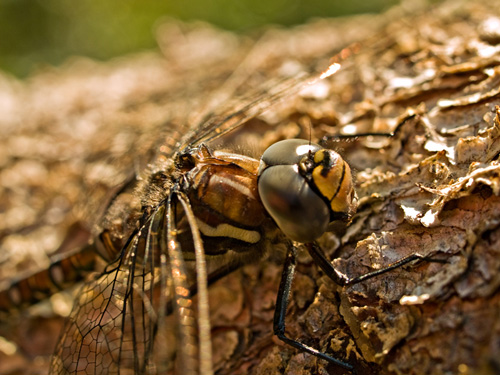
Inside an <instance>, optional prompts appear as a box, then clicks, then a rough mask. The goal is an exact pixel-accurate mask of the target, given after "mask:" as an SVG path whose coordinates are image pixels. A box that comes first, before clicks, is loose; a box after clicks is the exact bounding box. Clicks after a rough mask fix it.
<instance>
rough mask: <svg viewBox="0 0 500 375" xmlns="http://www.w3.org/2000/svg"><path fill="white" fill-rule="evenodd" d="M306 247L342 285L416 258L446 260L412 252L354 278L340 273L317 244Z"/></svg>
mask: <svg viewBox="0 0 500 375" xmlns="http://www.w3.org/2000/svg"><path fill="white" fill-rule="evenodd" d="M306 249H307V250H308V251H309V254H310V255H311V257H312V258H313V259H314V262H315V263H316V264H317V265H318V266H319V267H320V268H321V269H322V270H323V272H324V273H325V274H326V275H327V276H328V277H329V278H330V279H332V280H333V281H334V282H335V283H336V284H337V285H340V286H347V285H354V284H358V283H360V282H362V281H365V280H369V279H371V278H373V277H376V276H379V275H382V274H384V273H386V272H389V271H392V270H394V269H396V268H399V267H402V266H404V265H405V264H408V263H411V262H413V261H416V260H425V261H427V262H437V263H443V262H444V261H443V260H441V259H432V258H430V257H428V256H425V255H422V254H419V253H414V254H410V255H408V256H406V257H404V258H402V259H400V260H398V261H397V262H394V263H392V264H389V265H388V266H387V267H384V268H382V269H379V270H376V271H372V272H368V273H365V274H364V275H360V276H357V277H354V278H350V277H348V276H347V275H344V274H343V273H340V272H339V271H337V270H336V269H335V267H333V265H332V264H331V263H330V261H329V260H328V259H327V258H326V256H325V254H324V253H323V250H321V248H320V247H319V246H318V245H317V244H315V243H308V244H306Z"/></svg>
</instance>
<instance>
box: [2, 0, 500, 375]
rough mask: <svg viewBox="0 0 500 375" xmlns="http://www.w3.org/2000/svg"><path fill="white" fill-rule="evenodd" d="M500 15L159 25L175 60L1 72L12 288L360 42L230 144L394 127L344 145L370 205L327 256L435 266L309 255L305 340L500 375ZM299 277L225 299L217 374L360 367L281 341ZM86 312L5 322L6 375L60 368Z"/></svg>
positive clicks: (214, 301)
mask: <svg viewBox="0 0 500 375" xmlns="http://www.w3.org/2000/svg"><path fill="white" fill-rule="evenodd" d="M499 9H500V3H499V2H498V1H491V2H485V1H476V2H463V3H459V2H456V1H452V2H448V3H444V4H441V5H440V6H438V7H435V8H431V9H429V8H426V9H423V10H418V9H417V10H411V9H404V8H397V9H394V10H392V11H390V12H388V13H387V14H386V15H383V16H378V17H368V16H363V17H355V18H350V19H345V20H342V21H339V20H335V21H328V20H322V21H317V22H313V23H311V24H308V25H304V26H300V27H297V28H295V29H291V30H270V31H268V32H266V33H265V34H263V35H262V36H261V37H260V38H258V39H253V38H249V37H242V36H239V37H238V36H235V35H233V34H230V33H225V32H221V31H217V30H214V29H212V28H209V27H208V26H204V25H184V24H174V23H170V24H166V25H163V26H162V27H161V28H159V30H158V40H159V45H160V46H161V51H162V53H161V54H156V53H150V54H144V55H141V56H130V57H127V58H124V59H121V60H117V61H114V62H110V63H106V64H101V63H95V62H91V61H87V60H84V59H78V60H75V61H72V62H68V64H67V66H64V67H62V68H60V69H54V70H52V71H45V72H41V73H39V74H37V75H35V76H34V77H32V78H30V79H29V80H27V81H25V82H19V81H16V80H14V79H12V78H10V77H8V76H6V75H2V76H0V84H1V86H2V87H3V88H2V92H1V94H0V95H1V97H0V105H1V106H2V117H1V118H0V126H1V128H2V135H3V137H2V139H0V165H1V170H0V189H1V198H0V246H1V249H2V251H1V254H0V262H1V263H0V279H1V280H10V279H13V278H16V277H19V275H22V274H25V273H26V272H29V271H27V270H32V269H39V268H43V267H44V266H45V267H46V266H47V264H48V262H49V256H50V255H51V254H54V252H62V251H66V250H71V249H73V248H75V247H78V246H82V244H84V243H86V241H88V239H89V237H91V233H92V232H94V231H96V230H98V229H96V228H95V226H96V225H97V226H98V224H99V217H100V215H102V211H103V208H105V204H106V201H107V199H108V197H109V194H110V193H109V192H110V191H113V189H114V187H115V186H119V185H120V183H121V182H123V181H125V180H126V179H127V178H128V176H130V174H138V175H139V176H140V171H141V170H142V169H143V168H144V166H145V165H146V164H147V162H148V160H150V158H151V157H152V155H154V154H155V152H156V150H157V148H158V147H162V148H163V151H165V150H168V149H173V148H174V147H175V142H176V140H177V139H178V138H179V134H182V133H184V132H185V131H186V129H188V128H190V127H192V126H194V125H193V124H196V123H198V122H199V121H200V119H202V118H204V116H207V115H210V114H211V113H212V112H213V111H216V110H215V109H217V111H218V109H220V108H225V109H226V110H230V109H231V108H234V107H235V106H237V104H238V103H240V102H241V99H240V98H241V96H244V95H245V93H248V92H252V91H253V90H255V89H256V88H260V89H259V90H264V89H265V88H268V87H272V86H273V85H275V84H276V83H277V82H278V81H279V80H280V79H281V78H283V77H285V76H290V75H293V74H297V73H299V72H301V71H304V70H321V69H322V68H325V67H326V66H327V65H328V62H329V60H330V58H331V57H332V56H334V55H335V54H336V53H337V52H338V51H339V50H340V49H341V48H343V47H345V46H350V49H349V51H350V53H349V54H347V53H345V54H344V55H349V56H343V57H345V59H344V61H343V62H342V66H343V67H342V69H341V70H340V71H339V72H338V73H337V74H336V75H334V76H333V77H332V78H329V79H327V80H324V81H321V82H320V83H318V84H316V85H314V86H312V87H310V88H308V89H307V90H304V91H302V92H301V94H300V95H296V96H293V97H291V98H289V99H288V100H286V102H284V103H280V104H279V105H277V106H275V107H274V108H273V109H272V110H270V111H269V112H267V113H266V114H264V115H262V116H260V117H259V118H257V119H254V120H252V121H250V123H249V125H248V126H246V127H245V128H244V129H240V130H238V131H237V132H234V133H232V134H229V135H228V136H227V137H226V138H225V139H224V140H223V142H224V143H223V145H222V144H221V142H218V144H217V145H215V146H216V147H230V146H232V147H233V148H237V149H239V150H248V149H250V148H252V149H255V150H256V151H255V152H256V153H258V152H260V151H261V150H262V149H264V148H265V147H267V146H268V145H269V144H271V143H273V142H275V141H277V140H280V139H284V138H294V137H301V138H306V139H307V138H309V135H310V133H311V138H312V140H313V141H318V140H320V139H322V138H323V137H324V136H325V135H330V136H331V135H335V134H340V133H345V132H348V133H349V134H358V133H365V132H394V136H393V137H390V138H387V137H360V138H358V139H354V140H350V141H345V142H340V141H328V142H327V144H328V145H329V146H330V147H333V148H335V149H337V150H339V151H340V152H341V154H342V155H343V156H345V159H346V160H347V161H348V162H349V163H350V165H351V168H352V169H353V170H354V171H355V175H356V190H357V195H358V198H359V208H358V211H357V214H356V215H355V217H354V218H353V220H352V222H351V223H350V225H349V226H348V227H347V228H344V229H343V230H342V232H341V233H336V234H327V235H325V236H324V237H322V239H321V241H320V245H321V246H322V248H323V249H325V251H326V252H327V254H328V255H329V256H330V257H331V259H332V261H333V264H334V266H335V267H336V268H337V269H338V270H339V271H341V272H342V273H345V274H346V275H349V276H351V277H353V276H357V275H361V274H364V273H366V272H369V271H373V270H376V269H380V268H383V267H385V266H387V265H389V264H391V263H393V262H395V261H397V260H399V259H401V258H403V257H406V256H408V255H411V254H414V253H419V254H421V255H423V256H425V257H428V258H429V259H430V260H431V261H421V262H417V263H412V264H409V265H406V266H405V267H401V268H398V269H395V270H393V271H391V272H388V273H386V274H383V275H380V276H378V277H376V278H374V279H371V280H370V281H367V282H363V283H360V284H357V285H354V286H351V287H346V288H342V287H339V286H336V285H335V284H334V283H333V282H332V281H331V280H330V279H328V278H327V277H325V276H324V275H323V273H322V271H320V270H319V269H318V268H317V267H316V266H315V265H314V263H313V261H312V260H311V259H310V258H309V257H308V256H307V255H305V254H304V255H301V256H300V259H299V265H298V274H297V276H296V278H295V281H294V289H293V295H292V301H291V303H290V306H289V311H288V316H287V324H288V326H287V332H288V334H289V336H291V337H294V338H297V339H298V340H300V341H302V342H304V343H307V344H308V345H311V346H313V347H315V348H318V349H320V350H322V351H324V352H327V353H330V354H332V355H334V356H336V357H338V358H339V359H343V360H345V361H347V362H349V363H351V364H353V365H354V366H355V368H356V370H357V373H358V374H378V373H380V374H436V375H438V374H496V373H499V372H500V362H499V358H500V293H499V285H500V229H499V228H500V226H499V224H500V164H499V161H498V155H499V152H500V107H499V106H500V11H499ZM352 42H359V43H358V44H351V43H352ZM69 231H73V232H69ZM68 233H72V234H71V235H70V236H68ZM65 238H66V239H71V241H64V239H65ZM271 258H272V257H271ZM278 258H279V257H278ZM280 275H281V267H280V266H279V264H276V263H275V262H273V261H269V260H268V261H263V262H261V263H259V264H253V265H248V266H246V267H244V268H243V269H242V270H240V271H237V272H235V273H233V274H231V275H229V276H228V277H226V278H224V279H222V280H220V281H218V282H217V283H216V284H214V285H213V286H212V287H211V290H210V298H211V307H212V325H213V330H212V335H213V336H212V337H213V343H214V363H215V367H216V369H217V373H220V374H246V373H252V374H276V373H286V374H337V373H338V374H342V373H347V372H346V371H345V370H342V369H340V368H338V367H336V366H334V365H331V364H328V363H327V362H325V361H322V360H318V359H317V358H315V357H313V356H310V355H307V354H304V353H300V352H298V351H296V350H295V349H292V348H290V347H288V346H286V345H284V344H282V343H280V342H279V341H278V340H277V339H276V338H275V337H274V336H273V333H272V320H273V313H274V305H275V298H276V292H277V288H278V284H279V279H280ZM64 301H66V303H63V302H64ZM70 304H71V298H70V293H68V294H63V295H61V294H59V295H57V296H54V297H53V298H52V299H51V300H50V301H49V302H47V303H45V304H42V305H39V306H35V307H33V308H31V309H29V310H27V311H25V312H22V313H21V314H19V315H18V316H12V317H9V318H8V319H4V318H3V317H2V318H1V321H0V373H2V374H25V373H32V374H44V373H47V371H48V370H47V368H48V367H47V363H48V357H49V356H50V354H51V352H52V350H53V349H52V348H53V347H54V345H55V342H56V340H57V337H58V334H59V333H58V331H59V330H60V327H61V325H62V321H63V319H64V318H62V317H60V316H61V315H64V314H67V309H68V306H69V305H70ZM2 337H3V338H2Z"/></svg>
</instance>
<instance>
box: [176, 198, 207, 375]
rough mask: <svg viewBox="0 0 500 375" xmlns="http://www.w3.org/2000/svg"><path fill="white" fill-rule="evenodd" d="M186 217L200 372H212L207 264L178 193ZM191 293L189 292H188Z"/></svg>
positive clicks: (189, 210) (188, 209)
mask: <svg viewBox="0 0 500 375" xmlns="http://www.w3.org/2000/svg"><path fill="white" fill-rule="evenodd" d="M178 198H179V202H181V204H182V207H183V209H184V212H185V214H186V217H187V219H188V222H189V226H190V230H191V234H192V236H193V244H194V250H195V259H196V285H197V286H198V331H199V343H200V348H199V358H200V374H203V375H210V374H213V369H212V340H211V335H210V312H209V306H208V285H207V283H208V282H207V266H206V259H205V252H204V250H203V243H202V240H201V236H200V231H199V229H198V225H197V224H196V218H195V216H194V213H193V210H192V208H191V204H190V203H189V200H188V198H187V197H186V195H185V194H183V193H180V192H179V194H178ZM190 294H191V292H190Z"/></svg>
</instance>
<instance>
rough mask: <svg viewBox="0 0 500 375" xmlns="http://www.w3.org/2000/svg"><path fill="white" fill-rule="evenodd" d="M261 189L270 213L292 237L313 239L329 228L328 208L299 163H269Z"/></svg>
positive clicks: (300, 239) (260, 192)
mask: <svg viewBox="0 0 500 375" xmlns="http://www.w3.org/2000/svg"><path fill="white" fill-rule="evenodd" d="M307 144H308V143H307ZM258 188H259V195H260V198H261V200H262V203H263V204H264V207H265V208H266V210H267V212H269V214H270V215H271V217H272V218H273V219H274V220H275V221H276V223H277V224H278V227H279V228H280V229H281V230H282V231H283V233H285V235H287V236H288V237H289V238H291V239H292V240H294V241H298V242H311V241H314V240H315V239H317V238H318V237H320V236H321V235H322V234H323V233H325V232H326V230H327V229H328V224H329V222H330V211H329V208H328V206H327V205H326V204H325V202H324V201H323V200H322V199H321V198H320V197H319V196H318V194H316V192H314V191H313V190H312V189H311V187H310V186H309V184H308V183H307V181H306V180H305V179H304V177H303V176H301V175H300V174H299V172H298V167H297V165H273V166H268V167H267V168H265V169H264V170H263V171H261V174H260V177H259V185H258Z"/></svg>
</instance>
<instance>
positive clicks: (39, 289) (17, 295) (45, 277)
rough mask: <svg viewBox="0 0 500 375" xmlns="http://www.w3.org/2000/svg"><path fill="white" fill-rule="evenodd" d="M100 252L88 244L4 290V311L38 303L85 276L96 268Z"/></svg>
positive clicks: (1, 304)
mask: <svg viewBox="0 0 500 375" xmlns="http://www.w3.org/2000/svg"><path fill="white" fill-rule="evenodd" d="M96 259H97V253H96V251H95V247H94V246H93V245H88V246H86V247H85V248H83V249H79V250H78V252H75V253H73V254H70V255H68V254H63V256H60V257H58V258H57V259H54V260H52V262H51V265H50V266H49V267H48V268H47V269H44V270H42V271H39V272H37V273H35V274H33V275H30V276H28V277H26V278H22V279H19V280H17V281H14V282H12V283H10V285H8V286H7V287H6V288H4V289H2V290H0V312H2V311H3V312H12V311H16V310H19V309H21V308H23V307H26V306H30V305H33V304H36V303H38V302H40V301H42V300H44V299H46V298H48V297H50V296H51V295H53V294H54V293H57V292H59V291H61V290H63V289H65V288H67V287H68V286H70V285H72V284H74V283H76V282H79V281H81V280H83V278H84V277H85V276H86V275H87V274H88V273H89V272H91V271H93V270H95V263H96Z"/></svg>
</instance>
